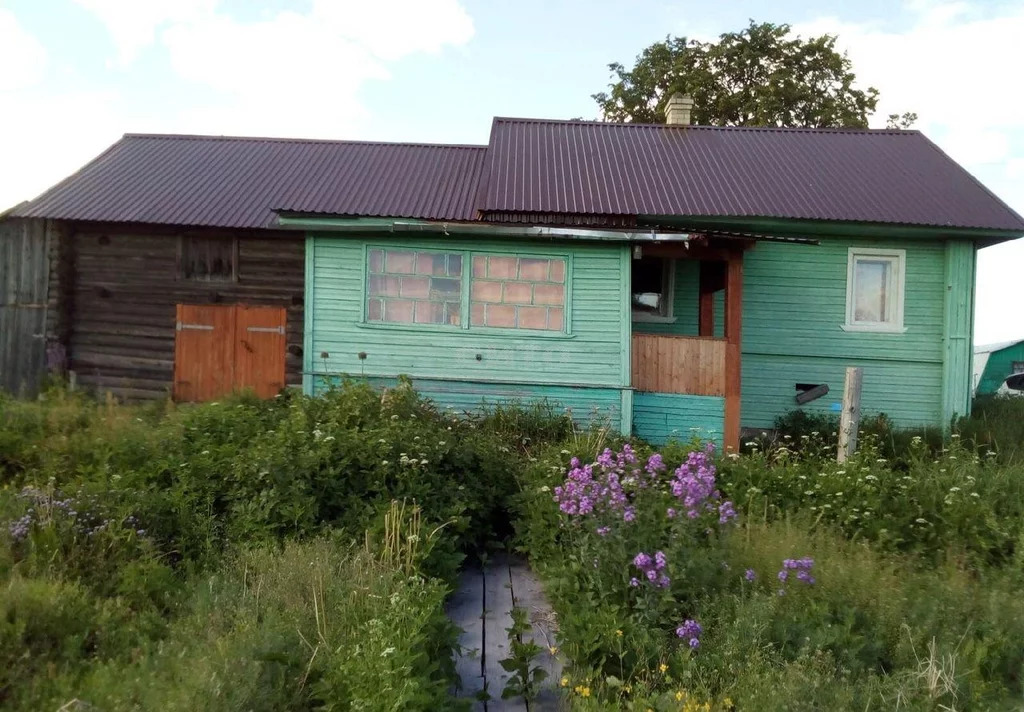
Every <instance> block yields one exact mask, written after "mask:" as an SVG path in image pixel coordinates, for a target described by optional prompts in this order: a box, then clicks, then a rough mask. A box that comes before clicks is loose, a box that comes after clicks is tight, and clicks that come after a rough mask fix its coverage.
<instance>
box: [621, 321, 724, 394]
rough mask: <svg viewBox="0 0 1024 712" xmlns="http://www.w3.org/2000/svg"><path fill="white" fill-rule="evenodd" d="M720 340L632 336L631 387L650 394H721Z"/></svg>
mask: <svg viewBox="0 0 1024 712" xmlns="http://www.w3.org/2000/svg"><path fill="white" fill-rule="evenodd" d="M725 350H726V341H725V340H724V339H709V338H699V337H692V336H661V335H656V334H634V335H633V388H635V389H636V390H638V391H648V392H652V393H685V394H690V395H697V396H722V395H725Z"/></svg>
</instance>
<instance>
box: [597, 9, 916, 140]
mask: <svg viewBox="0 0 1024 712" xmlns="http://www.w3.org/2000/svg"><path fill="white" fill-rule="evenodd" d="M835 43H836V38H835V37H834V36H832V35H822V36H821V37H811V38H809V39H806V40H805V39H802V38H800V37H799V36H791V33H790V26H789V25H785V24H783V25H775V24H772V23H770V22H765V23H760V24H757V23H755V22H754V21H753V20H751V22H750V25H749V26H748V27H746V28H745V29H744V30H742V31H740V32H727V33H725V34H723V35H721V36H720V37H719V38H718V41H716V42H701V41H699V40H694V39H687V38H686V37H667V38H666V39H665V40H664V41H663V42H656V43H655V44H653V45H651V46H650V47H648V48H646V49H645V50H644V51H643V52H641V53H640V55H639V56H638V57H637V58H636V63H635V64H634V66H633V68H632V69H626V68H625V67H624V66H623V65H621V64H619V63H613V64H610V65H608V68H609V69H610V70H611V74H612V82H611V84H610V85H609V91H608V92H601V93H599V94H594V95H593V98H594V100H595V101H596V102H597V104H598V106H599V107H600V109H601V114H602V117H603V118H604V120H606V121H630V122H637V123H664V121H665V114H664V109H665V103H666V102H667V101H668V98H669V97H670V96H672V94H673V93H675V92H682V93H685V94H689V95H690V96H692V97H693V100H694V107H693V112H692V120H693V123H695V124H704V125H713V126H798V127H866V126H867V125H868V116H869V115H870V114H871V113H872V112H873V111H874V110H875V105H876V104H877V102H878V90H876V89H875V88H873V87H868V88H866V89H860V88H857V87H856V86H854V85H855V82H856V76H855V75H854V72H853V67H852V64H851V62H850V60H849V58H848V57H847V56H846V55H845V54H844V53H840V52H838V51H836V48H835ZM904 128H905V127H904Z"/></svg>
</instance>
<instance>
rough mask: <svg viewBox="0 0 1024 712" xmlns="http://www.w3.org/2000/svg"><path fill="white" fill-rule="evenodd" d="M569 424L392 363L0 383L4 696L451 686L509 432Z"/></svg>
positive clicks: (326, 699) (429, 705) (298, 705)
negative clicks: (423, 384)
mask: <svg viewBox="0 0 1024 712" xmlns="http://www.w3.org/2000/svg"><path fill="white" fill-rule="evenodd" d="M568 422H569V421H568V419H567V418H565V417H564V416H562V417H557V416H554V415H553V414H551V413H550V412H548V411H547V410H544V409H532V410H528V409H515V408H506V409H502V410H501V411H499V412H496V413H492V414H490V415H489V416H488V417H486V418H466V417H458V416H457V415H456V414H454V413H449V412H443V411H439V410H438V409H436V408H435V407H433V405H432V404H430V403H428V402H426V401H424V400H421V399H420V398H419V397H418V396H417V395H416V394H415V393H414V392H413V391H412V389H411V388H410V387H409V386H408V384H402V385H401V386H399V387H398V388H395V389H391V390H389V391H386V392H383V393H381V392H377V391H374V390H373V389H371V388H369V387H367V386H365V385H358V384H352V383H350V384H346V385H344V386H343V387H341V388H338V389H336V390H334V391H332V392H330V393H328V394H327V395H325V396H323V397H321V398H316V399H311V398H305V397H302V396H300V395H297V394H293V393H289V394H283V395H282V396H280V397H278V398H276V399H273V400H271V401H260V400H256V399H253V398H248V397H237V398H230V399H226V400H225V401H223V402H220V403H209V404H204V405H199V406H176V405H174V404H171V403H157V404H151V405H146V406H120V405H117V404H116V403H113V402H110V401H106V402H96V401H93V400H90V399H88V398H86V397H84V396H81V395H74V394H68V393H64V392H61V391H54V392H51V393H48V394H46V396H45V397H44V398H43V399H42V400H40V401H37V402H21V401H15V400H10V399H3V398H2V397H0V521H3V523H4V525H3V529H2V530H0V651H2V652H0V664H2V668H3V669H2V670H0V706H4V707H8V708H12V709H26V710H35V709H47V708H50V709H56V708H57V707H58V706H60V705H62V704H65V703H67V702H69V701H71V700H73V699H77V700H80V701H81V702H82V703H83V704H88V705H92V706H93V707H96V708H98V709H111V710H120V709H124V710H128V709H169V710H173V709H183V710H184V709H209V710H222V709H223V710H233V709H237V710H243V709H245V710H249V709H253V710H264V709H265V710H271V709H288V710H300V709H301V710H305V709H310V710H311V709H394V710H400V709H443V708H447V707H449V706H458V705H456V703H455V702H454V701H453V700H451V699H449V688H450V686H451V684H452V682H453V680H452V669H451V662H450V661H451V655H450V653H451V647H452V645H453V644H454V640H455V638H454V637H453V631H452V629H451V627H450V625H449V624H448V623H447V619H446V618H445V617H444V615H443V612H442V607H441V604H442V602H443V599H444V596H445V594H446V592H447V591H448V590H449V588H450V586H451V583H452V582H453V581H454V579H455V574H456V572H457V569H458V566H459V564H460V562H461V560H462V558H463V557H464V555H465V554H466V553H467V552H468V553H472V552H475V551H477V550H479V549H481V548H483V547H486V546H487V545H488V544H489V543H491V542H493V541H496V540H500V539H501V538H502V537H503V536H505V535H507V532H508V529H507V525H505V522H507V516H506V514H505V508H506V507H507V504H508V500H509V498H510V497H511V495H512V493H513V492H514V488H515V480H514V477H513V471H514V469H515V468H516V467H517V466H518V458H519V457H520V455H519V453H520V452H521V451H522V449H523V448H524V447H527V446H528V445H529V444H530V443H531V442H535V441H538V440H542V439H544V438H548V437H560V436H561V435H562V434H563V433H565V432H569V431H571V426H569V425H568ZM395 501H399V502H406V503H408V505H407V506H408V508H409V509H407V510H406V513H405V514H404V515H402V514H400V513H396V511H394V510H392V503H393V502H395ZM413 507H414V509H413ZM407 520H408V521H411V520H415V525H414V526H412V525H410V526H412V528H409V527H404V525H402V522H405V521H407ZM403 527H404V528H403ZM364 532H365V534H364ZM353 542H355V543H353Z"/></svg>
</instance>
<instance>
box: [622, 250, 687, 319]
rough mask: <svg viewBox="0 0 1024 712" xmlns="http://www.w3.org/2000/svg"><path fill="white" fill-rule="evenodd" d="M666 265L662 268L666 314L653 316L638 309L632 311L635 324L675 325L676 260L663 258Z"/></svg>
mask: <svg viewBox="0 0 1024 712" xmlns="http://www.w3.org/2000/svg"><path fill="white" fill-rule="evenodd" d="M662 259H663V260H664V261H665V265H664V267H663V268H662V269H663V270H664V274H662V277H661V281H662V285H663V286H664V291H665V296H666V301H667V303H668V304H667V306H666V308H665V313H664V314H651V313H650V312H645V311H639V310H637V309H630V311H631V312H632V317H633V319H632V320H633V321H634V322H638V323H648V324H674V323H675V322H676V317H675V304H676V267H677V265H676V260H675V259H673V258H671V257H663V258H662ZM629 300H630V303H632V301H633V287H632V285H630V290H629Z"/></svg>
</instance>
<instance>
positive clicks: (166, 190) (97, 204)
mask: <svg viewBox="0 0 1024 712" xmlns="http://www.w3.org/2000/svg"><path fill="white" fill-rule="evenodd" d="M485 152H486V148H485V147H483V146H447V145H433V144H407V143H369V142H356V141H315V140H299V139H272V138H270V139H265V138H233V137H215V136H168V135H140V134H128V135H126V136H125V137H124V138H122V139H121V140H120V141H118V142H117V143H115V144H114V145H113V146H111V147H110V148H109V149H107V150H106V151H105V152H104V153H103V154H101V155H100V156H99V157H97V158H96V159H95V160H93V161H92V162H91V163H89V164H87V165H86V166H85V167H84V168H82V169H81V170H80V171H78V172H77V173H75V174H74V175H72V176H70V177H69V178H67V179H65V180H64V181H62V182H61V183H59V184H57V185H56V186H54V187H53V188H51V189H50V190H48V191H46V192H45V193H43V194H42V195H41V196H39V197H38V198H36V199H35V200H33V201H31V202H29V203H27V204H23V205H21V206H18V207H17V208H15V209H14V210H13V211H12V212H13V214H15V215H19V216H24V217H46V218H54V219H65V220H99V221H104V222H142V223H164V224H171V225H203V226H218V227H252V228H259V227H268V226H271V225H272V223H273V219H274V211H275V210H278V209H283V210H290V211H295V212H303V213H328V214H332V215H365V216H381V217H405V218H424V219H438V220H471V219H473V218H474V217H476V211H475V210H474V207H473V200H474V198H475V195H476V189H477V185H478V183H479V179H480V170H481V167H482V165H483V159H484V154H485Z"/></svg>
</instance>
